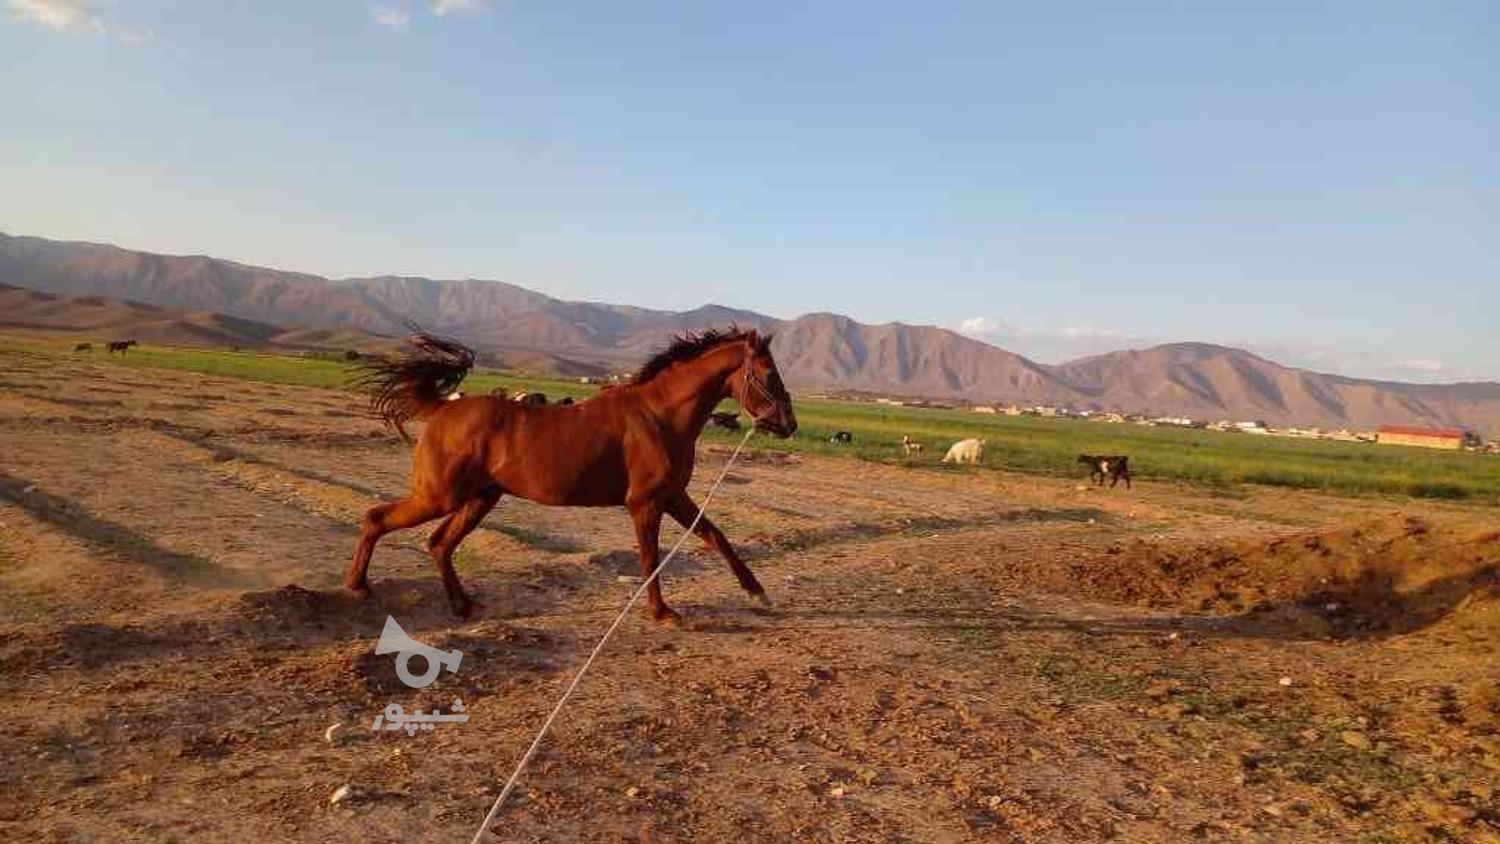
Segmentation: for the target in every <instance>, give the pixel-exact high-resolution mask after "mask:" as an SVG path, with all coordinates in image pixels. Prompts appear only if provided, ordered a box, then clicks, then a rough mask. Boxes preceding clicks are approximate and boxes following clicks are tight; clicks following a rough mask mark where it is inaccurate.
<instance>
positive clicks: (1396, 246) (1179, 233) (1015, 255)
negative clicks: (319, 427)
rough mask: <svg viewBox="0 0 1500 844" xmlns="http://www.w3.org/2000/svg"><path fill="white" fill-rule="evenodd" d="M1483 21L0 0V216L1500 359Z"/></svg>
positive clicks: (1296, 344) (576, 281) (1009, 319)
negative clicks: (1, 86)
mask: <svg viewBox="0 0 1500 844" xmlns="http://www.w3.org/2000/svg"><path fill="white" fill-rule="evenodd" d="M1209 6H1220V7H1219V8H1208V7H1209ZM1313 7H1315V8H1313ZM1497 43H1500V6H1497V5H1496V4H1494V3H1492V2H1473V3H1442V2H1434V3H1407V4H1383V3H1378V2H1377V3H1372V2H1360V3H1329V4H1305V3H1287V4H1280V3H1254V4H1250V3H1246V4H1244V7H1243V8H1241V9H1233V8H1228V7H1227V6H1224V5H1223V4H1194V3H1160V4H1124V3H1097V4H1069V3H1055V4H1003V3H975V4H957V3H956V4H889V5H885V4H880V3H869V2H864V3H848V4H842V3H831V2H829V3H799V4H789V3H788V4H783V3H757V4H724V3H682V4H673V5H666V4H649V3H598V4H578V3H536V4H531V3H519V2H493V3H486V2H480V0H435V2H433V1H432V0H424V1H423V2H417V1H416V0H407V2H398V1H397V0H385V2H380V3H354V2H348V3H345V2H319V3H300V2H299V3H280V4H277V3H270V2H266V3H255V2H234V3H230V2H223V3H181V2H148V0H106V2H98V3H87V2H77V1H76V0H0V74H3V79H4V83H5V91H6V94H5V98H4V107H3V116H0V186H3V187H0V230H4V231H7V232H10V233H13V234H33V235H38V236H44V237H55V238H77V239H87V240H97V241H108V242H114V243H118V244H120V245H123V246H128V247H133V248H140V249H147V250H153V251H165V252H174V253H184V252H185V253H207V254H213V255H216V256H220V257H226V258H232V259H235V260H240V261H245V262H247V263H256V264H264V265H269V266H274V267H280V268H286V269H299V270H305V271H310V272H317V273H321V274H325V275H331V276H349V275H366V274H377V273H387V272H394V273H407V274H420V275H429V276H437V277H475V278H495V279H502V280H505V281H510V282H514V283H517V284H521V285H524V286H527V287H531V288H534V289H537V290H541V291H543V292H546V293H549V294H552V295H556V296H561V297H566V298H582V299H596V300H606V301H614V302H627V303H631V304H638V305H643V306H648V307H660V308H689V307H694V306H697V305H699V304H702V303H704V302H708V301H712V302H718V303H721V304H726V305H731V306H735V307H743V308H751V309H755V310H759V311H763V312H767V313H771V314H775V315H777V316H795V315H797V314H800V313H803V312H807V311H815V310H831V311H838V312H842V313H847V314H849V315H851V316H853V317H855V318H857V319H860V320H862V321H866V322H885V321H891V320H899V321H903V322H911V323H930V324H938V325H943V326H947V327H950V328H954V329H960V330H963V331H965V332H966V333H970V334H972V335H974V336H977V337H981V338H983V339H987V340H991V341H993V342H997V343H999V344H1000V345H1003V346H1005V347H1007V348H1011V349H1013V350H1016V351H1019V352H1022V353H1024V354H1030V355H1033V356H1035V357H1037V358H1039V359H1041V360H1045V361H1055V360H1060V359H1063V358H1067V357H1070V356H1074V355H1078V354H1084V353H1089V352H1096V351H1103V350H1107V349H1112V348H1121V347H1127V346H1136V345H1144V344H1149V343H1153V342H1163V341H1175V340H1205V341H1212V342H1222V343H1227V344H1232V345H1242V346H1246V347H1249V348H1252V349H1255V350H1257V351H1261V352H1263V353H1266V354H1268V355H1270V356H1271V357H1273V358H1274V359H1277V360H1280V361H1282V362H1286V363H1292V364H1299V365H1310V366H1314V367H1316V368H1320V369H1325V370H1333V371H1342V372H1347V373H1349V374H1357V375H1369V376H1379V377H1393V378H1401V379H1404V380H1453V379H1473V378H1490V379H1500V331H1496V330H1495V324H1496V315H1497V313H1500V222H1497V221H1500V156H1497V155H1496V150H1497V149H1500V131H1497V129H1500V49H1496V47H1495V45H1496V44H1497Z"/></svg>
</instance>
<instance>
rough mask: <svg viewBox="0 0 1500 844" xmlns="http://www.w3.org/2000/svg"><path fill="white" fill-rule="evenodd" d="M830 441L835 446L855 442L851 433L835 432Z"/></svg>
mask: <svg viewBox="0 0 1500 844" xmlns="http://www.w3.org/2000/svg"><path fill="white" fill-rule="evenodd" d="M828 441H829V442H831V443H833V444H834V445H848V444H850V443H852V442H854V434H852V433H850V432H849V431H834V432H833V436H831V437H829V438H828Z"/></svg>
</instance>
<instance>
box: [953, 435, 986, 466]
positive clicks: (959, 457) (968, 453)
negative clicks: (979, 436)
mask: <svg viewBox="0 0 1500 844" xmlns="http://www.w3.org/2000/svg"><path fill="white" fill-rule="evenodd" d="M943 462H944V463H982V462H984V440H976V439H967V440H959V441H958V442H956V443H954V444H953V445H952V446H950V447H949V448H948V453H947V454H945V455H943Z"/></svg>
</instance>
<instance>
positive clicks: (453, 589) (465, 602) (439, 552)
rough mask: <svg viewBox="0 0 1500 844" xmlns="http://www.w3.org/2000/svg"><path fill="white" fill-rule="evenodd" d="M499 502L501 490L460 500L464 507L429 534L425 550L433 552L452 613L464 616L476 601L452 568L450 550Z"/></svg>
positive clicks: (474, 605)
mask: <svg viewBox="0 0 1500 844" xmlns="http://www.w3.org/2000/svg"><path fill="white" fill-rule="evenodd" d="M499 501H500V491H499V490H498V489H497V490H494V491H493V492H490V491H486V492H484V493H482V494H480V495H479V496H478V497H476V498H471V499H469V500H468V501H465V502H464V503H463V506H461V507H459V508H458V510H457V511H456V512H455V513H454V514H453V515H451V516H449V517H448V520H447V521H445V522H443V524H442V526H441V527H439V528H438V529H437V531H436V532H434V533H433V534H432V539H430V540H429V541H428V543H427V550H428V551H429V552H431V554H432V560H433V562H434V563H436V564H437V567H438V574H440V575H442V578H443V589H444V590H446V591H447V592H448V604H449V605H450V606H451V607H453V613H454V614H455V615H459V616H463V617H464V618H467V617H468V616H469V614H470V613H472V612H473V611H474V607H476V606H478V602H477V601H475V600H474V599H472V598H470V597H469V595H468V593H467V592H465V591H464V586H463V584H462V583H460V582H459V579H458V573H457V572H455V571H454V570H453V552H454V551H456V550H458V546H459V543H461V542H463V541H464V539H465V538H466V537H467V536H468V535H469V534H470V533H471V532H472V531H473V530H474V528H476V527H478V526H479V523H480V522H482V521H484V517H485V516H486V515H488V514H489V512H490V510H493V509H494V507H495V504H496V503H498V502H499Z"/></svg>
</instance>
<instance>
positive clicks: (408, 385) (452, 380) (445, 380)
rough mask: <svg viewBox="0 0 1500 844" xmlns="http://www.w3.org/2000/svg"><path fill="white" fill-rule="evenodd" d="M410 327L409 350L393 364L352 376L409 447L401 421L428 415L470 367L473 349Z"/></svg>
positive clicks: (370, 366) (365, 367)
mask: <svg viewBox="0 0 1500 844" xmlns="http://www.w3.org/2000/svg"><path fill="white" fill-rule="evenodd" d="M410 327H411V328H412V329H413V331H414V332H415V333H413V334H412V336H411V338H410V339H409V340H408V342H409V343H411V345H412V351H409V352H407V353H406V354H404V355H403V356H402V357H400V358H399V359H396V360H385V359H376V360H370V361H366V362H364V363H362V364H360V365H359V369H360V370H361V372H360V373H359V374H358V375H356V376H355V378H354V385H355V386H356V387H358V388H359V389H360V390H362V391H364V392H366V393H369V395H370V412H371V413H372V414H373V415H374V416H376V417H377V418H379V419H382V420H384V421H385V423H386V424H387V425H390V426H391V427H393V428H395V429H396V431H397V432H399V433H400V434H401V438H402V439H404V440H406V441H407V442H408V443H410V442H411V437H410V436H408V435H407V433H406V428H405V427H404V425H405V423H406V422H408V421H410V420H412V419H420V418H422V417H423V416H426V415H427V414H429V413H431V412H432V411H433V410H434V409H435V408H436V407H437V406H438V405H440V404H442V403H443V401H444V400H446V399H447V397H448V395H449V394H450V393H452V392H453V391H454V390H455V389H457V388H458V385H459V384H460V383H461V382H462V381H463V380H464V376H466V375H468V374H469V370H470V369H472V368H473V367H474V350H473V349H470V348H469V347H468V346H465V345H464V344H462V343H460V342H458V341H457V340H450V339H448V338H445V337H435V336H433V335H431V334H428V333H426V332H424V331H419V330H416V326H410Z"/></svg>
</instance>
